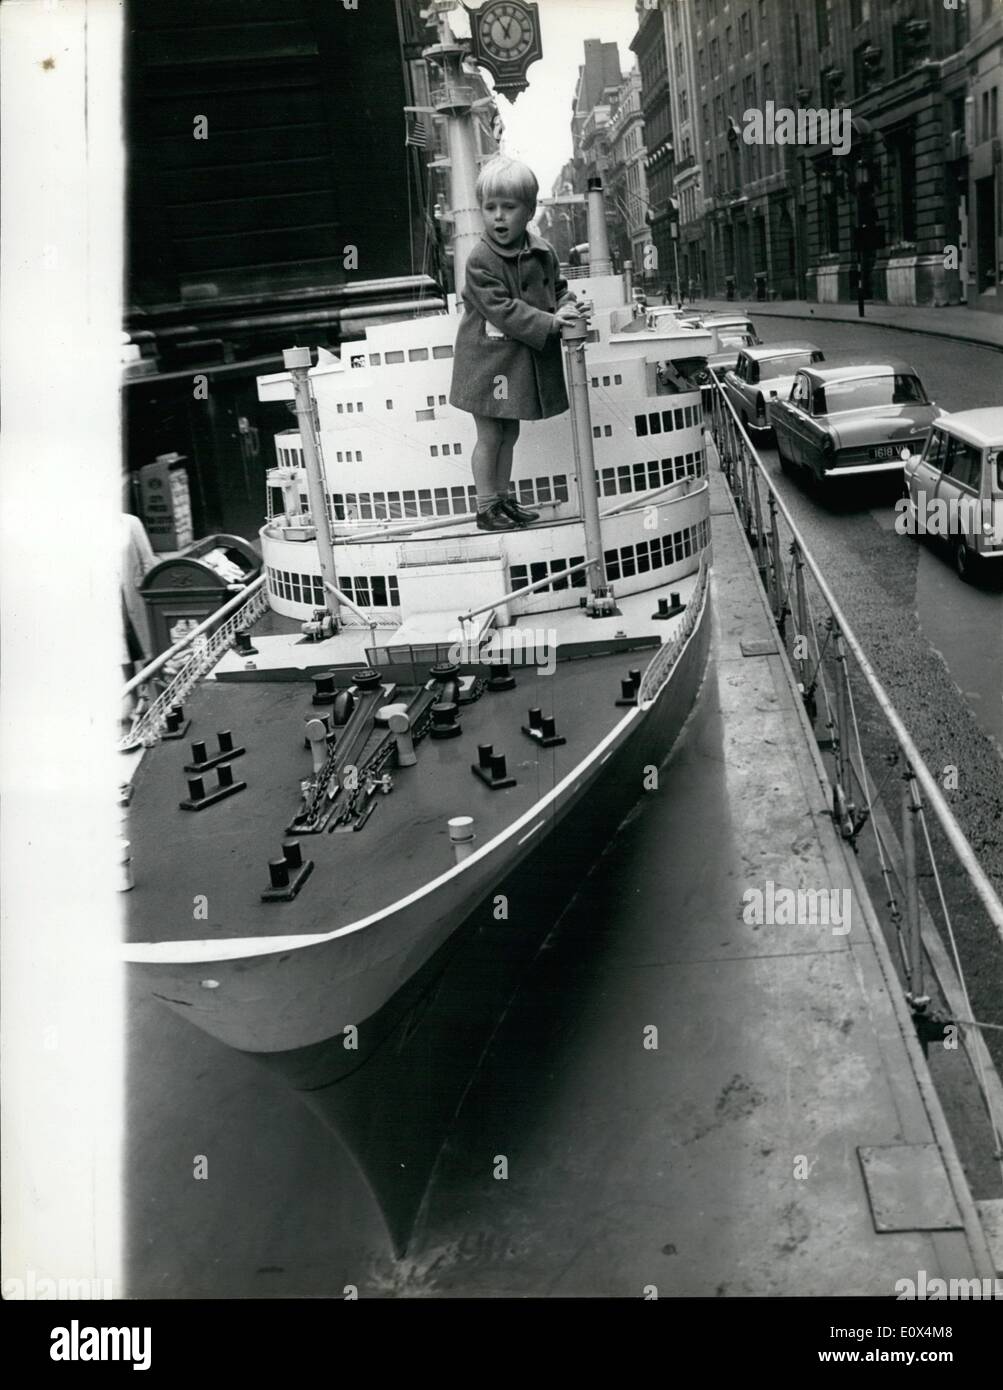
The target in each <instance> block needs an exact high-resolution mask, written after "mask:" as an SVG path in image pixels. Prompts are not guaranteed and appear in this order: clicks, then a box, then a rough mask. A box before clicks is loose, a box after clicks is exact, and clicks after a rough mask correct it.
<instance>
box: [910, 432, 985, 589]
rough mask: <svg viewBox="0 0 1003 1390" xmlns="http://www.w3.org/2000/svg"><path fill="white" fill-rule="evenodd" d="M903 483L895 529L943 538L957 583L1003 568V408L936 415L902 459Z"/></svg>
mask: <svg viewBox="0 0 1003 1390" xmlns="http://www.w3.org/2000/svg"><path fill="white" fill-rule="evenodd" d="M905 482H906V497H905V498H904V499H903V503H902V504H901V506H900V512H901V513H902V517H903V524H902V525H901V526H899V525H898V523H897V529H900V530H903V531H905V532H906V534H908V535H916V536H923V535H928V536H937V537H940V538H941V539H943V540H945V541H946V542H947V543H948V545H949V546H950V548H951V555H952V558H953V560H954V567H955V569H956V570H957V571H958V573H959V574H960V575H961V577H962V579H971V578H972V577H973V569H974V567H975V566H976V565H979V564H981V563H983V562H985V561H992V562H993V563H994V564H995V565H996V566H1000V565H1003V408H1000V407H995V408H993V409H985V410H959V411H957V412H956V413H955V414H953V415H941V416H940V417H939V418H938V419H937V421H936V423H935V424H934V425H933V426H932V427H931V429H930V434H929V436H928V438H927V441H926V445H925V447H924V449H923V452H922V453H921V454H913V455H912V456H911V457H910V458H908V459H906V460H905Z"/></svg>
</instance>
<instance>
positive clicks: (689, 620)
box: [637, 550, 710, 705]
mask: <svg viewBox="0 0 1003 1390" xmlns="http://www.w3.org/2000/svg"><path fill="white" fill-rule="evenodd" d="M709 573H710V567H709V565H708V564H707V551H706V550H704V552H703V553H702V554H701V556H700V568H699V570H698V571H697V582H696V584H695V586H694V588H693V592H692V593H691V594H690V596H689V599H688V600H687V603H686V611H685V613H684V614H683V616H682V619H681V620H680V623H679V626H678V627H677V628H676V630H675V632H674V633H673V634H672V636H671V637H670V639H669V640H668V641H667V642H663V643H662V645H661V646H660V647H659V649H658V651H657V652H656V654H655V656H654V657H653V658H652V659H651V661H650V662H649V663H648V667H647V670H646V671H645V673H644V676H643V677H642V679H641V685H640V688H639V690H638V692H637V702H638V704H640V705H644V704H647V703H648V702H649V701H650V700H653V699H654V698H655V696H656V695H657V694H658V692H659V691H660V690H661V688H662V686H663V685H664V684H665V682H666V681H667V680H668V678H669V676H670V675H671V674H672V668H673V667H674V666H675V664H676V660H677V658H678V656H679V653H680V652H681V651H682V649H683V647H684V646H685V645H686V643H687V642H688V641H689V639H690V636H691V634H692V632H693V629H694V627H695V626H696V623H697V619H698V618H699V616H700V610H701V608H702V607H703V602H704V598H705V596H706V593H707V577H708V574H709Z"/></svg>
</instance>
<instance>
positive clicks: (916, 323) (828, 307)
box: [684, 299, 1003, 351]
mask: <svg viewBox="0 0 1003 1390" xmlns="http://www.w3.org/2000/svg"><path fill="white" fill-rule="evenodd" d="M684 307H685V308H687V309H694V310H700V309H708V310H710V309H735V310H744V311H745V312H746V313H748V314H749V315H750V316H751V317H752V318H753V319H754V320H755V319H759V318H778V319H816V320H822V321H825V322H830V323H861V322H862V323H868V324H876V325H879V326H880V327H883V328H899V329H902V330H904V331H905V332H907V333H928V334H932V335H933V336H935V337H939V338H957V339H958V340H960V341H961V342H966V343H980V344H981V345H982V346H984V347H995V348H999V349H1000V350H1001V351H1003V314H993V313H986V312H985V311H984V310H980V309H966V308H964V307H963V306H962V305H949V306H946V307H944V308H940V309H935V308H929V307H927V306H925V305H920V304H882V303H877V302H873V301H868V302H867V303H865V305H864V318H863V319H862V320H861V319H860V317H859V315H858V313H857V306H856V304H816V303H813V302H810V301H808V300H804V299H776V300H759V299H752V300H739V299H734V300H728V299H695V300H693V301H692V302H687V303H686V304H685V306H684Z"/></svg>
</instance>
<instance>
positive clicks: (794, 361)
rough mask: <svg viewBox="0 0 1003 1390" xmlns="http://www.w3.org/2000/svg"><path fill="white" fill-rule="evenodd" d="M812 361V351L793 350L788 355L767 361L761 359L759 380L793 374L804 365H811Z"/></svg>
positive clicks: (770, 379) (768, 379)
mask: <svg viewBox="0 0 1003 1390" xmlns="http://www.w3.org/2000/svg"><path fill="white" fill-rule="evenodd" d="M811 363H812V354H811V352H810V351H809V352H792V353H790V354H789V355H788V356H787V357H774V358H771V359H769V360H767V361H763V360H760V363H759V380H760V381H772V380H773V378H774V377H778V376H793V375H794V373H795V372H799V371H800V370H801V368H802V367H810V366H811Z"/></svg>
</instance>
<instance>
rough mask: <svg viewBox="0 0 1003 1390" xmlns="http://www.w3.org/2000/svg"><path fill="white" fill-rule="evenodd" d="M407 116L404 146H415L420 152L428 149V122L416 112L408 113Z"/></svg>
mask: <svg viewBox="0 0 1003 1390" xmlns="http://www.w3.org/2000/svg"><path fill="white" fill-rule="evenodd" d="M406 115H407V138H406V139H405V141H404V144H405V146H407V145H416V146H417V147H418V148H419V149H421V150H426V149H428V137H429V129H428V121H427V119H426V118H425V117H424V116H423V115H421V114H420V112H417V111H408V112H407V113H406Z"/></svg>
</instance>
